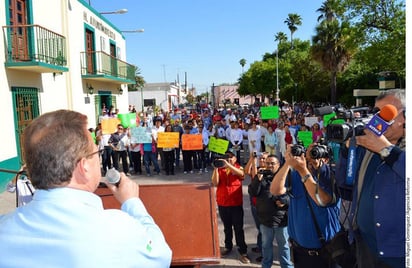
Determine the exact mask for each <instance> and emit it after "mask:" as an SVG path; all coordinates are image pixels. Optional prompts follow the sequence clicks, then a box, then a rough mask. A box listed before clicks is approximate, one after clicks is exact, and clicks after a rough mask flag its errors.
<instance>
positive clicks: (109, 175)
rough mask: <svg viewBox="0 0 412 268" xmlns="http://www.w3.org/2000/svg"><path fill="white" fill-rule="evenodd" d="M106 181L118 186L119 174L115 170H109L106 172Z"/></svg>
mask: <svg viewBox="0 0 412 268" xmlns="http://www.w3.org/2000/svg"><path fill="white" fill-rule="evenodd" d="M106 180H107V181H108V182H109V183H110V184H113V185H115V186H119V184H120V173H119V171H117V170H116V169H115V168H111V169H109V170H108V171H107V172H106Z"/></svg>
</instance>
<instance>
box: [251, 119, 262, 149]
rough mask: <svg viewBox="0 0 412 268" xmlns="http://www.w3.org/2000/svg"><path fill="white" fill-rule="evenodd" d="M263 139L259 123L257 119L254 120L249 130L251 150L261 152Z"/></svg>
mask: <svg viewBox="0 0 412 268" xmlns="http://www.w3.org/2000/svg"><path fill="white" fill-rule="evenodd" d="M261 139H262V135H261V133H260V130H259V129H258V128H257V123H256V121H253V122H252V128H251V129H249V131H248V140H249V152H251V153H253V152H255V153H257V152H260V146H261Z"/></svg>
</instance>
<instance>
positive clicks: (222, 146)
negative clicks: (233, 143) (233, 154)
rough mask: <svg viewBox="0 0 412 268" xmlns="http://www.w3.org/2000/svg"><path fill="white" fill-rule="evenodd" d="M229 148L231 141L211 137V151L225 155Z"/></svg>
mask: <svg viewBox="0 0 412 268" xmlns="http://www.w3.org/2000/svg"><path fill="white" fill-rule="evenodd" d="M228 146H229V141H227V140H224V139H216V138H215V137H210V140H209V146H208V148H209V151H211V152H215V153H218V154H225V153H226V151H227V147H228Z"/></svg>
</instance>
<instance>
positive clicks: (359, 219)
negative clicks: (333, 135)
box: [336, 89, 406, 268]
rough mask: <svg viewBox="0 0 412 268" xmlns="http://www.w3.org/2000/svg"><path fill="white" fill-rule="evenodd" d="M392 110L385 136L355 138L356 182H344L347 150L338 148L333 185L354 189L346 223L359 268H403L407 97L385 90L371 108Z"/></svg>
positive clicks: (401, 93)
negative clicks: (392, 116)
mask: <svg viewBox="0 0 412 268" xmlns="http://www.w3.org/2000/svg"><path fill="white" fill-rule="evenodd" d="M387 104H391V105H393V106H395V108H396V109H397V115H396V117H395V118H394V119H393V123H392V124H391V125H390V126H389V127H388V129H387V130H386V132H384V133H383V135H381V136H378V135H375V134H374V133H373V132H372V131H369V130H368V129H365V130H364V134H365V135H361V136H356V137H355V138H356V146H357V147H356V157H354V158H353V159H352V160H351V165H353V166H355V176H354V177H355V180H354V182H353V183H348V182H347V181H346V176H347V172H346V170H347V166H348V162H349V160H348V148H347V147H345V146H342V149H341V152H340V158H339V161H338V165H337V169H336V179H337V182H338V183H339V185H340V186H341V187H343V188H344V189H353V192H352V207H351V211H350V214H349V219H350V220H351V223H352V226H351V227H352V229H353V231H354V232H353V234H354V237H355V241H356V243H355V244H356V251H357V260H358V267H359V268H366V267H405V254H406V252H405V211H406V210H405V191H406V189H405V155H406V153H405V91H404V90H400V89H393V90H387V91H384V92H382V93H381V95H379V96H378V97H377V98H376V101H375V107H377V108H379V109H381V108H382V107H384V106H385V105H387Z"/></svg>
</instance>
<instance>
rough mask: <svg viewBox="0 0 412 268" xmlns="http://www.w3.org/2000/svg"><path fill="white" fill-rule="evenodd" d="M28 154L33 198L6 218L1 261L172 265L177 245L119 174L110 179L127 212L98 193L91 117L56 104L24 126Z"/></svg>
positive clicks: (0, 233)
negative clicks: (169, 241) (114, 181)
mask: <svg viewBox="0 0 412 268" xmlns="http://www.w3.org/2000/svg"><path fill="white" fill-rule="evenodd" d="M23 134H24V158H25V159H24V160H25V164H26V166H27V172H28V176H29V178H30V179H31V181H32V184H33V186H34V187H35V188H36V192H35V193H34V196H33V200H32V201H31V202H30V203H28V204H27V205H25V206H23V207H19V208H17V209H16V210H15V211H14V212H11V213H10V214H6V215H1V216H0V267H70V268H72V267H100V268H101V267H169V266H170V263H171V255H172V254H171V250H170V248H169V246H168V245H167V243H166V241H165V238H164V236H163V234H162V232H161V230H160V229H159V227H158V226H157V225H156V223H155V222H154V221H153V219H152V217H151V216H150V215H149V214H148V212H147V211H146V208H145V207H144V205H143V203H142V201H141V200H140V199H139V186H138V185H137V184H136V183H134V182H133V181H131V180H130V179H129V178H127V177H126V176H125V174H124V173H121V178H120V184H119V185H118V187H117V186H115V185H109V184H108V185H107V186H108V188H109V189H110V190H111V191H112V192H113V195H114V197H115V198H116V199H117V200H118V201H119V202H120V203H121V204H122V205H121V210H117V209H108V210H104V209H103V204H102V200H101V199H100V197H99V196H97V195H95V194H94V193H93V192H94V191H95V190H96V188H97V187H98V185H99V182H100V179H101V173H100V161H99V153H100V151H99V150H98V149H97V147H96V145H95V144H94V143H93V140H92V138H91V135H90V133H89V132H88V130H87V117H86V116H85V115H83V114H80V113H78V112H74V111H68V110H58V111H54V112H50V113H46V114H43V115H42V116H40V117H38V118H36V119H35V120H34V121H33V122H32V123H31V124H30V125H29V126H28V127H27V128H26V129H25V130H24V133H23Z"/></svg>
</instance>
